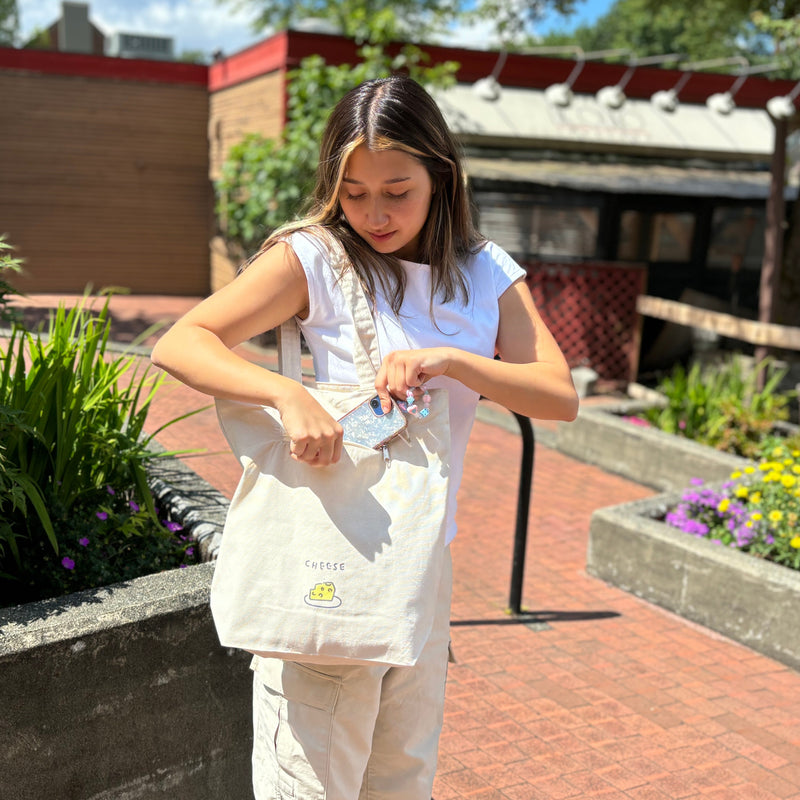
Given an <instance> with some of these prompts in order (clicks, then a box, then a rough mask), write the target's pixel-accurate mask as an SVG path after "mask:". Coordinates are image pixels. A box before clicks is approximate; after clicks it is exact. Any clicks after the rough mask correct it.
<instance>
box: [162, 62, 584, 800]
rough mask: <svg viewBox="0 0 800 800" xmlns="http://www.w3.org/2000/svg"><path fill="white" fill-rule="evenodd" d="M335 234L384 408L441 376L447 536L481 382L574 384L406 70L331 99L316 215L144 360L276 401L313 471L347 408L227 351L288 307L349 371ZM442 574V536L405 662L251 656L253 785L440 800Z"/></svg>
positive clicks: (543, 413) (559, 405)
mask: <svg viewBox="0 0 800 800" xmlns="http://www.w3.org/2000/svg"><path fill="white" fill-rule="evenodd" d="M330 237H333V241H334V242H336V243H337V246H339V247H341V248H343V250H344V252H345V253H346V254H347V257H348V263H349V267H348V268H349V269H352V270H354V271H355V272H356V274H357V276H358V279H359V280H360V282H361V285H362V286H363V288H364V291H365V293H366V295H367V297H368V299H369V301H370V305H371V310H372V314H373V318H374V321H375V326H376V330H377V334H378V344H379V348H380V352H381V355H382V362H381V366H380V369H379V370H378V374H377V378H376V380H375V389H376V391H377V394H378V395H379V397H380V398H381V404H382V405H383V407H384V409H387V410H388V408H389V407H390V406H391V398H394V399H395V400H400V401H403V400H406V401H410V404H412V405H420V406H422V405H423V404H424V402H425V397H426V395H427V392H426V389H427V387H431V388H437V387H438V388H444V389H446V390H447V392H448V396H449V407H450V412H449V414H450V435H451V442H450V448H449V449H450V465H449V467H450V485H449V496H448V500H447V504H446V506H447V507H446V509H442V512H443V513H446V515H447V537H446V543H447V544H449V543H450V541H452V539H453V537H454V536H455V505H456V504H455V495H456V491H457V489H458V484H459V481H460V477H461V473H462V465H463V458H464V453H465V451H466V445H467V439H468V437H469V432H470V429H471V426H472V422H473V419H474V414H475V409H476V406H477V402H478V399H479V397H480V396H481V395H483V396H484V397H487V398H488V399H490V400H494V401H496V402H498V403H500V404H502V405H504V406H506V407H507V408H509V409H510V410H512V411H515V412H517V413H520V414H524V415H526V416H530V417H535V418H541V419H561V420H571V419H573V418H574V417H575V415H576V413H577V407H578V399H577V395H576V392H575V389H574V386H573V384H572V379H571V375H570V371H569V369H568V366H567V364H566V361H565V359H564V357H563V355H562V353H561V351H560V350H559V348H558V345H557V344H556V342H555V340H554V339H553V337H552V335H551V334H550V332H549V331H548V329H547V327H546V326H545V324H544V323H543V321H542V319H541V317H540V316H539V314H538V312H537V310H536V308H535V307H534V304H533V301H532V299H531V296H530V292H529V291H528V289H527V287H526V286H525V283H524V281H523V278H524V274H525V273H524V271H523V270H522V268H521V267H519V266H518V265H517V264H516V263H515V262H514V261H513V260H512V259H511V258H510V257H509V256H508V255H507V254H506V253H504V252H503V251H502V250H501V249H500V248H499V247H497V246H496V245H494V244H493V243H491V242H487V241H486V240H484V239H483V238H482V237H481V236H480V235H479V234H478V233H477V232H476V231H475V229H474V227H473V223H472V217H471V213H470V205H469V200H468V194H467V189H466V182H465V179H464V174H463V171H462V166H461V163H460V159H459V154H458V150H457V147H456V145H455V142H454V139H453V137H452V135H451V134H450V132H449V130H448V129H447V125H446V123H445V121H444V119H443V117H442V115H441V113H440V111H439V109H438V107H437V106H436V104H435V102H434V101H433V100H432V98H431V97H430V96H429V95H428V94H427V93H426V92H425V91H424V90H423V89H422V88H421V87H420V86H419V85H418V84H416V83H415V82H414V81H412V80H410V79H409V78H406V77H402V76H394V77H391V78H387V79H382V80H377V81H368V82H366V83H364V84H362V85H361V86H359V87H357V88H356V89H354V90H353V91H351V92H350V93H349V94H348V95H347V96H346V97H344V98H343V99H342V100H341V101H340V102H339V103H338V104H337V106H336V107H335V108H334V109H333V111H332V113H331V116H330V118H329V121H328V124H327V127H326V131H325V134H324V136H323V141H322V143H321V151H320V163H319V168H318V174H317V184H316V188H315V191H314V195H313V199H312V203H311V206H310V210H309V212H308V213H307V215H306V216H305V217H304V218H303V219H302V220H300V221H299V222H295V223H292V224H289V225H287V226H285V227H283V228H281V229H280V230H278V231H276V232H275V233H274V234H272V235H271V236H270V237H269V238H268V239H267V241H266V242H265V243H264V245H263V246H262V248H261V249H260V251H259V253H258V254H257V255H256V256H255V257H254V258H253V259H252V260H251V262H250V263H249V265H248V267H247V269H246V270H244V271H243V272H242V274H241V275H240V276H239V277H237V278H236V280H234V281H233V282H232V283H231V284H229V285H228V286H226V287H225V288H223V289H221V290H220V291H219V292H217V293H216V294H214V295H213V296H211V297H210V298H208V299H206V300H205V301H203V302H202V303H200V304H199V305H198V306H197V307H196V308H194V309H193V310H192V311H190V312H189V313H188V314H186V316H185V317H183V318H182V319H181V320H179V321H178V322H177V323H176V324H175V325H174V326H173V328H172V329H171V330H170V331H169V332H168V333H167V334H165V336H164V337H163V338H162V339H161V340H160V341H159V343H158V344H157V346H156V347H155V349H154V351H153V361H154V363H155V364H157V365H158V366H160V367H162V368H164V369H166V370H167V371H169V372H170V373H171V374H173V375H175V376H176V377H177V378H179V379H180V380H182V381H183V382H185V383H187V384H189V385H190V386H192V387H194V388H196V389H198V390H200V391H203V392H206V393H208V394H211V395H214V396H216V397H225V398H230V399H233V400H238V401H242V402H246V403H255V404H261V405H267V406H272V407H274V408H275V409H277V411H278V412H279V414H280V418H281V422H282V424H283V426H284V428H285V430H286V433H287V435H288V438H289V440H290V444H289V449H290V452H291V455H292V457H293V458H294V459H296V460H298V461H300V462H303V463H306V464H310V465H313V466H315V467H318V468H319V469H325V468H326V467H328V466H329V465H332V464H336V463H337V462H338V461H339V460H340V458H341V456H342V447H343V433H342V427H341V425H340V424H339V423H338V422H337V420H336V419H334V418H333V417H332V416H331V415H330V414H329V413H328V412H327V411H325V410H324V409H323V408H322V407H321V406H320V404H319V403H317V401H316V400H315V399H314V398H313V397H312V396H311V394H309V392H308V391H307V390H306V389H305V388H304V387H303V386H302V385H300V384H299V383H296V382H295V381H292V380H289V379H288V378H285V377H283V376H281V375H278V374H275V373H272V372H269V371H267V370H264V369H262V368H261V367H258V366H256V365H254V364H252V363H250V362H248V361H246V360H244V359H243V358H241V357H239V356H238V355H236V354H235V353H234V352H233V350H232V348H234V347H235V346H236V345H237V344H239V343H240V342H243V341H245V340H247V339H249V338H251V337H253V336H255V335H256V334H258V333H261V332H263V331H265V330H269V329H272V328H275V327H276V326H278V325H280V324H281V323H282V322H284V321H285V320H287V319H289V318H291V317H293V316H294V317H296V318H297V320H298V322H299V325H300V327H301V330H302V331H303V334H304V336H305V339H306V342H307V344H308V346H309V348H310V350H311V352H312V355H313V358H314V365H315V371H316V379H317V382H318V383H326V382H331V383H351V384H352V383H355V382H356V380H355V370H354V366H353V363H352V350H353V346H352V345H353V327H352V319H351V318H350V317H349V315H348V310H347V307H346V304H345V303H344V301H343V297H342V290H341V287H340V285H339V276H338V274H337V272H336V267H335V264H336V263H338V261H337V260H336V259H334V258H332V254H331V247H330V242H331V241H332V240H331V238H330ZM496 354H498V355H499V356H500V360H497V359H495V355H496ZM414 401H416V403H414ZM409 502H414V500H413V498H409ZM450 587H451V579H450V569H449V553H448V560H447V568H446V569H445V570H444V572H443V576H442V579H441V585H440V587H439V596H438V606H437V613H436V621H435V623H434V626H433V629H432V631H431V634H430V636H429V637H428V640H427V643H426V645H425V648H424V649H423V652H422V654H421V655H420V657H419V659H418V660H417V662H416V664H414V666H411V667H391V666H386V665H375V666H364V665H358V664H352V665H351V664H344V665H342V664H330V665H325V664H319V663H318V662H316V661H315V662H314V663H311V661H312V660H313V658H309V661H308V663H304V662H303V661H302V660H296V661H282V660H278V659H270V658H260V657H256V658H255V659H254V664H253V668H254V671H255V689H254V724H255V744H254V752H253V766H254V777H253V780H254V787H255V794H256V798H257V800H262V799H263V798H273V797H281V798H282V797H297V798H302V799H303V800H313V799H315V798H319V800H322V799H323V798H324V799H325V800H357V799H358V800H390V798H393V799H396V800H428V799H429V798H430V793H431V787H432V785H433V777H434V772H435V766H436V753H437V746H438V737H439V732H440V730H441V725H442V717H443V706H444V684H445V678H446V670H447V651H448V641H449V635H448V628H449V608H450ZM308 655H309V657H313V655H314V654H312V653H310V654H308ZM287 721H288V724H286V723H287Z"/></svg>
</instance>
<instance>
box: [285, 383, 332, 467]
mask: <svg viewBox="0 0 800 800" xmlns="http://www.w3.org/2000/svg"><path fill="white" fill-rule="evenodd" d="M295 386H296V387H297V389H296V390H294V391H291V392H289V393H288V394H287V396H286V398H285V399H281V401H280V402H278V403H276V404H275V407H276V408H277V410H278V413H279V414H280V415H281V422H282V423H283V427H284V428H285V429H286V433H287V434H288V435H289V440H290V443H289V452H290V454H291V456H292V458H293V459H294V460H295V461H301V462H303V463H304V464H309V465H310V466H312V467H326V466H328V465H329V464H336V463H338V461H339V459H340V458H341V456H342V436H343V433H344V431H343V430H342V426H341V425H340V424H339V423H338V422H337V421H336V420H335V419H334V418H333V417H332V416H331V415H330V414H329V413H328V412H327V411H326V410H325V409H324V408H323V407H322V406H321V405H320V404H319V403H318V402H317V401H316V400H315V399H314V398H313V397H312V396H311V394H310V393H309V392H307V391H306V390H305V389H304V388H303V387H302V386H300V384H295Z"/></svg>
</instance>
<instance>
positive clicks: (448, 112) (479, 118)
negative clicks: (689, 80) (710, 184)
mask: <svg viewBox="0 0 800 800" xmlns="http://www.w3.org/2000/svg"><path fill="white" fill-rule="evenodd" d="M434 94H435V97H436V100H437V103H438V104H439V107H440V108H441V109H442V112H443V113H444V115H445V117H446V119H447V122H448V124H449V125H450V127H451V129H452V130H453V132H454V133H456V134H458V135H459V137H460V138H461V140H462V141H463V142H464V143H465V144H470V145H480V146H492V145H494V146H503V147H525V148H530V147H536V148H538V149H548V148H550V149H556V150H562V151H563V150H569V151H572V152H576V151H581V152H617V153H629V154H632V155H638V156H641V155H649V156H651V157H667V156H674V157H678V158H708V159H714V160H726V161H740V160H746V161H758V162H761V163H763V162H765V161H768V160H769V158H770V156H771V154H772V151H773V147H774V138H775V126H774V124H773V122H772V120H771V118H770V117H769V115H768V114H767V112H766V111H765V110H761V109H754V108H734V109H733V110H732V111H731V113H730V114H718V113H716V112H715V111H711V110H710V109H708V108H706V106H705V105H696V104H694V105H692V104H684V103H681V104H679V105H678V107H677V108H676V109H675V111H673V112H666V111H662V110H661V109H658V108H656V107H655V106H654V105H652V104H651V103H650V101H649V100H642V99H636V98H633V99H628V100H626V101H625V103H624V104H623V105H622V107H621V108H619V109H610V108H606V107H605V106H604V105H602V104H601V103H599V102H598V101H597V100H596V98H595V97H594V95H582V94H576V95H574V97H573V99H572V102H571V103H570V105H568V106H566V107H559V106H555V105H553V104H552V103H550V102H548V100H547V99H546V98H545V93H544V91H542V90H540V89H520V88H513V87H511V88H506V87H502V89H501V92H500V96H499V98H498V99H497V100H485V99H483V98H482V97H480V96H479V95H478V94H477V92H476V91H475V90H474V88H473V87H472V86H471V85H467V84H459V85H456V86H453V87H451V88H449V89H446V90H438V91H436V92H435V93H434Z"/></svg>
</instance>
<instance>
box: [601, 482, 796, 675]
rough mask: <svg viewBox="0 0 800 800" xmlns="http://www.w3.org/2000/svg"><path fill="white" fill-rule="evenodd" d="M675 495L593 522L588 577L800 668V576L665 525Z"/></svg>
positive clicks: (618, 509) (614, 510) (607, 511)
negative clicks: (598, 579)
mask: <svg viewBox="0 0 800 800" xmlns="http://www.w3.org/2000/svg"><path fill="white" fill-rule="evenodd" d="M680 497H681V495H680V494H679V493H677V492H671V493H665V494H660V495H656V496H655V497H652V498H648V499H646V500H639V501H636V502H633V503H626V504H623V505H619V506H612V507H609V508H604V509H600V510H598V511H596V512H595V513H594V514H593V515H592V519H591V523H590V529H589V547H588V553H587V563H586V567H587V571H588V572H589V573H590V574H591V575H594V576H595V577H597V578H600V579H602V580H604V581H607V582H608V583H610V584H613V585H614V586H618V587H619V588H620V589H623V590H625V591H628V592H632V593H633V594H635V595H637V596H638V597H641V598H643V599H645V600H647V601H649V602H651V603H655V604H657V605H659V606H662V607H663V608H666V609H668V610H670V611H672V612H674V613H676V614H679V615H680V616H682V617H685V618H686V619H690V620H692V621H694V622H697V623H700V624H701V625H705V626H706V627H708V628H711V629H712V630H715V631H718V632H719V633H722V634H724V635H726V636H728V637H730V638H731V639H734V640H735V641H738V642H740V643H742V644H744V645H746V646H748V647H751V648H752V649H754V650H756V651H758V652H760V653H763V654H765V655H767V656H770V657H772V658H774V659H776V660H778V661H781V662H782V663H784V664H788V665H789V666H791V667H793V668H795V669H800V625H798V621H797V614H798V608H800V572H798V571H797V570H793V569H787V568H786V567H785V566H780V565H778V564H774V563H771V562H769V561H766V560H764V559H763V558H754V557H753V556H752V555H748V554H746V553H742V552H740V551H738V550H736V549H733V548H730V547H722V546H720V545H718V544H713V543H712V542H711V541H708V540H706V539H704V538H698V537H696V536H690V535H687V534H686V533H684V532H682V531H680V530H678V529H676V528H675V527H673V526H670V525H668V524H666V523H665V522H664V521H663V519H664V517H665V515H666V514H667V513H668V512H669V511H670V509H672V508H674V507H675V506H676V505H677V504H678V502H679V501H680Z"/></svg>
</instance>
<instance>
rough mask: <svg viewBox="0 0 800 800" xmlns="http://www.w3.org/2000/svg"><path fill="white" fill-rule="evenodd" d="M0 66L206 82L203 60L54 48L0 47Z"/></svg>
mask: <svg viewBox="0 0 800 800" xmlns="http://www.w3.org/2000/svg"><path fill="white" fill-rule="evenodd" d="M0 69H12V70H21V71H24V72H39V73H41V74H46V75H72V76H77V77H83V78H106V79H109V80H121V81H142V82H147V81H150V82H154V83H183V84H196V85H197V86H207V85H208V67H207V66H205V65H204V64H187V63H184V62H182V61H152V60H149V59H143V58H111V57H109V56H93V55H84V54H82V53H62V52H60V51H57V50H24V49H16V48H12V47H0Z"/></svg>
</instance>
